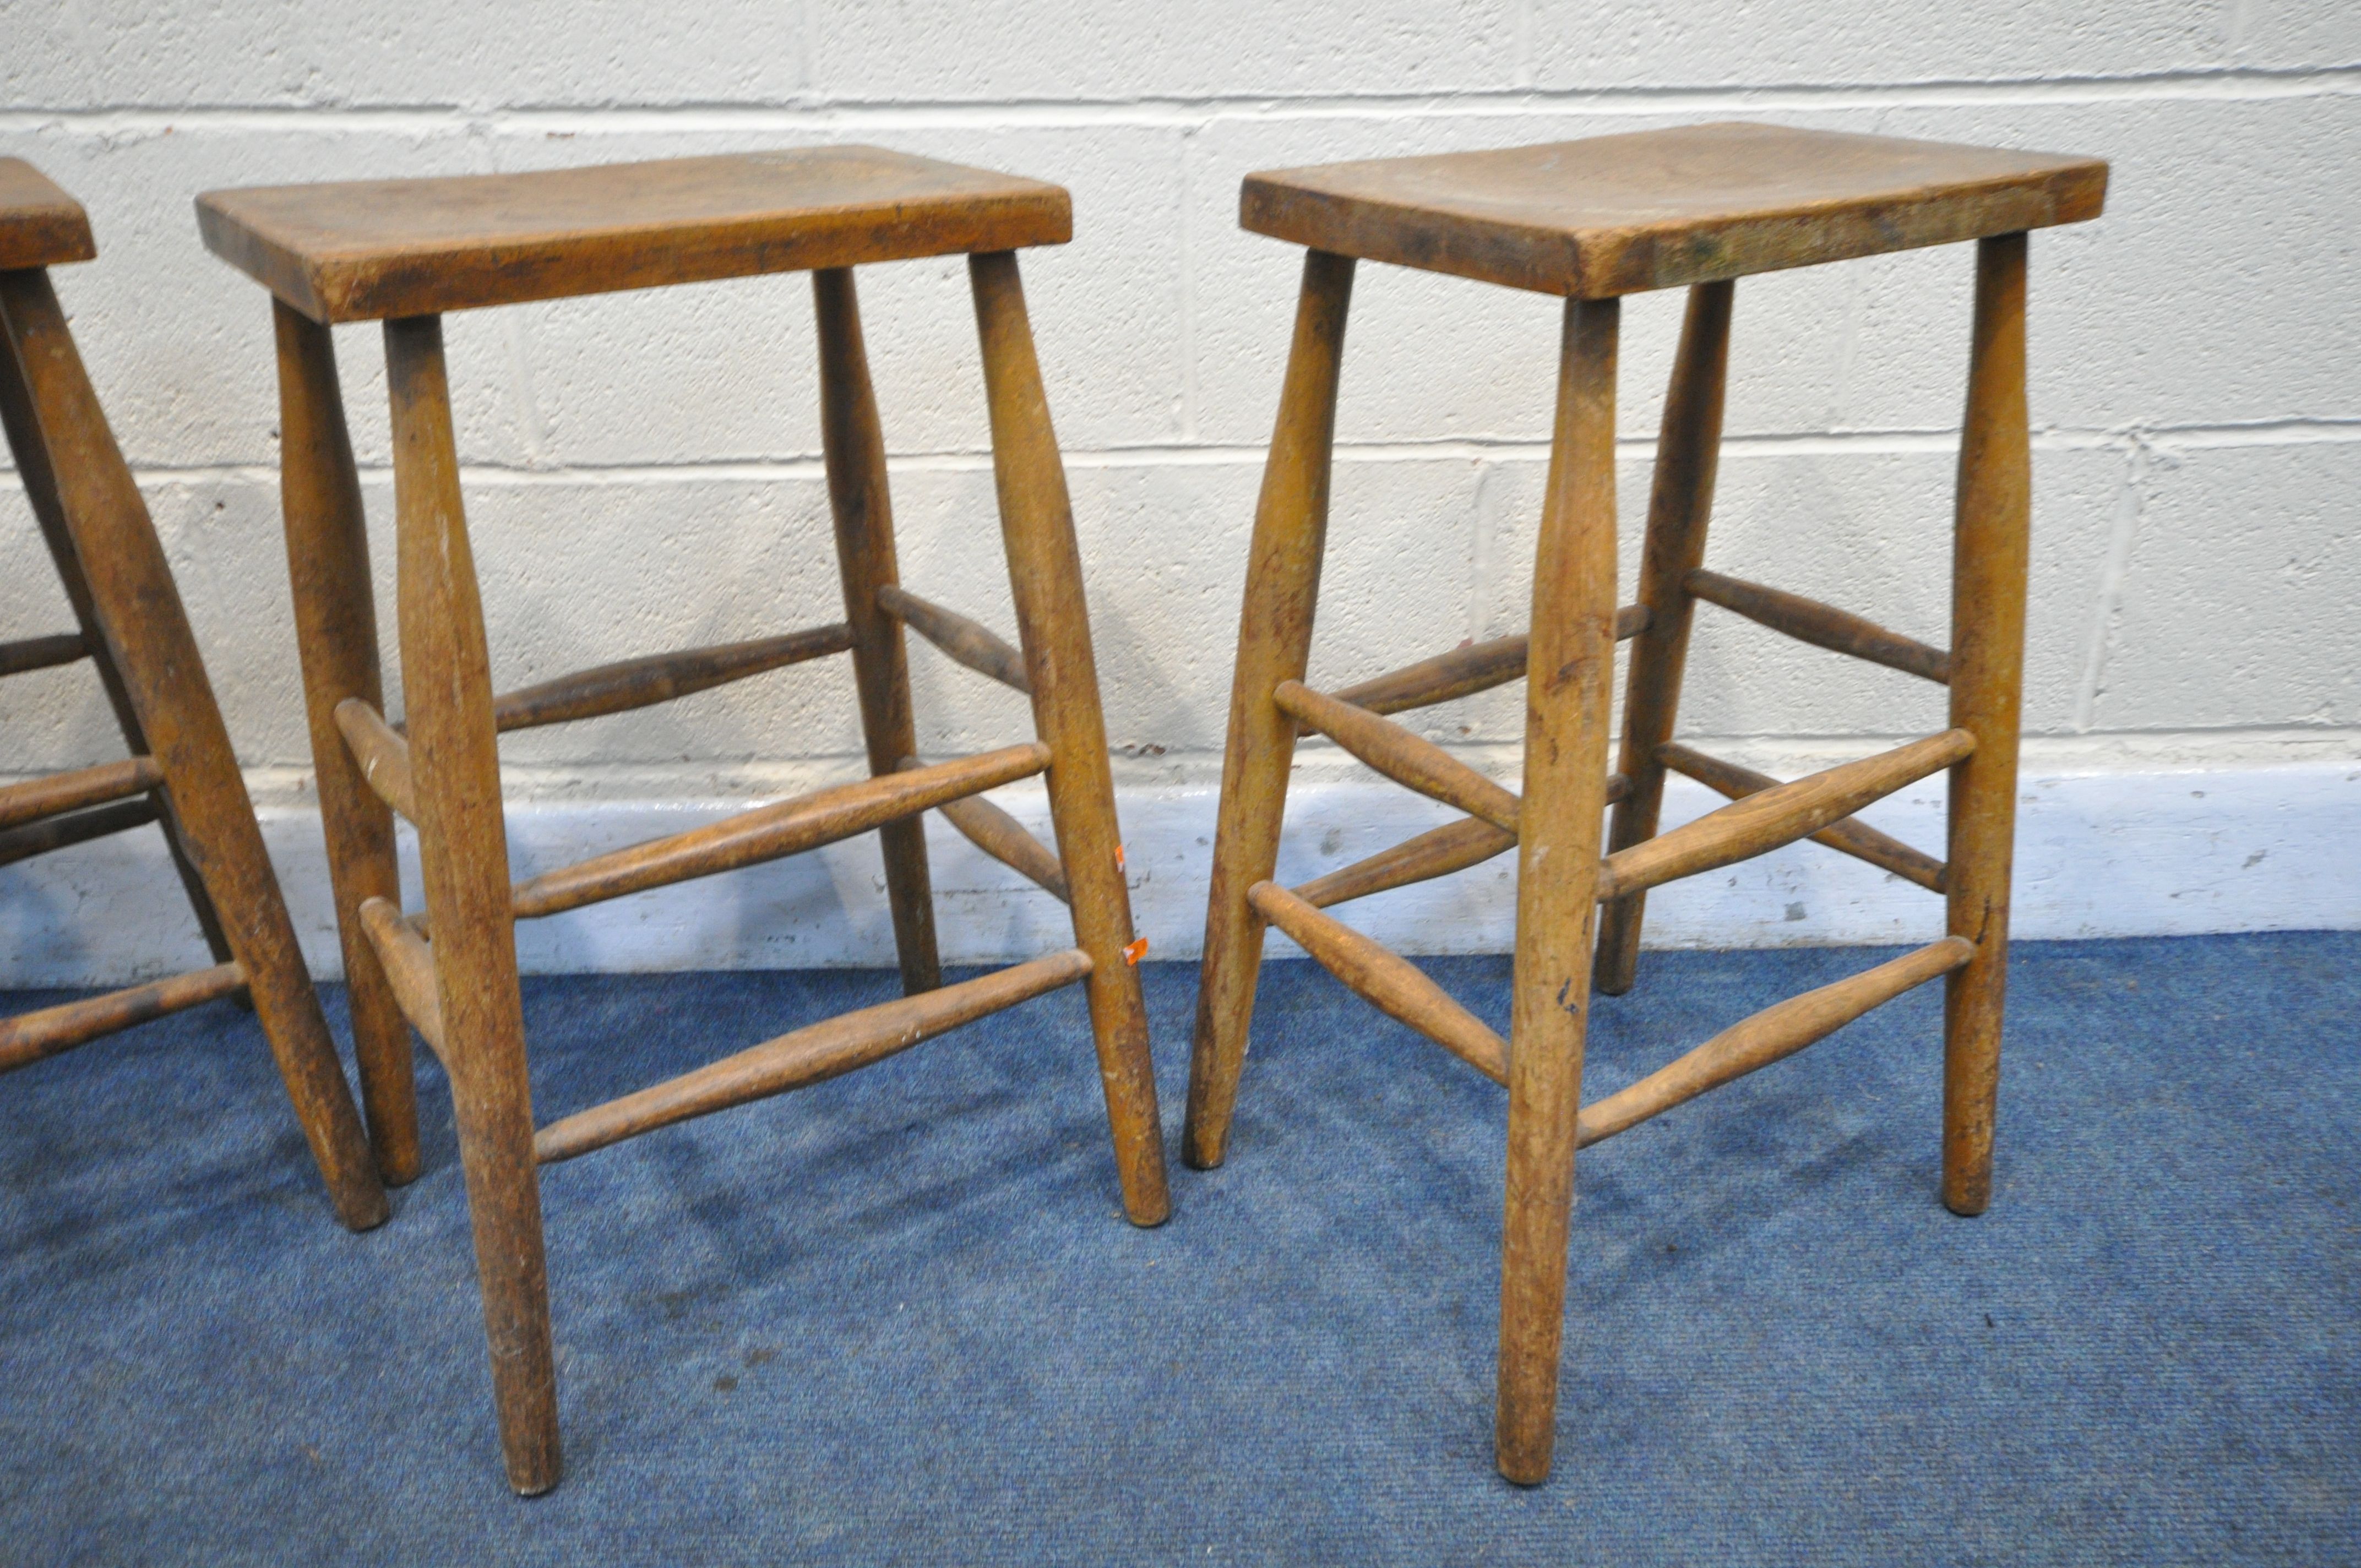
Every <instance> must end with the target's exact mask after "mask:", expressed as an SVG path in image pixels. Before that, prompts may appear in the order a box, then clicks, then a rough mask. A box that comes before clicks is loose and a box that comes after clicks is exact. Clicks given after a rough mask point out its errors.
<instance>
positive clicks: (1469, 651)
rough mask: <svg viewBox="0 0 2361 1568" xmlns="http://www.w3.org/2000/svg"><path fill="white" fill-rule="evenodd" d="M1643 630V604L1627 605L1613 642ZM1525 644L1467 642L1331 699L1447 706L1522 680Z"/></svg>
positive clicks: (1380, 708)
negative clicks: (1459, 698)
mask: <svg viewBox="0 0 2361 1568" xmlns="http://www.w3.org/2000/svg"><path fill="white" fill-rule="evenodd" d="M1647 628H1648V607H1647V606H1646V605H1643V604H1627V605H1625V606H1624V607H1623V608H1622V609H1619V610H1617V611H1616V612H1615V640H1616V641H1619V642H1620V641H1623V640H1624V639H1626V638H1631V637H1637V636H1638V635H1640V633H1641V632H1642V631H1644V630H1647ZM1528 641H1529V640H1528V639H1527V638H1526V637H1525V635H1524V634H1523V633H1522V632H1520V633H1518V634H1517V635H1516V636H1513V637H1495V638H1493V639H1492V640H1491V641H1488V642H1471V643H1469V644H1468V645H1467V646H1466V647H1465V648H1454V649H1453V650H1451V652H1448V653H1437V654H1436V655H1435V656H1434V657H1433V658H1432V659H1422V660H1420V661H1419V662H1418V663H1415V664H1405V665H1403V666H1402V667H1401V668H1400V669H1399V670H1389V671H1387V672H1386V673H1385V674H1382V675H1375V676H1372V677H1371V678H1369V679H1368V680H1366V681H1363V682H1361V683H1359V684H1358V685H1349V686H1346V687H1345V689H1344V690H1342V691H1340V692H1335V693H1333V694H1332V695H1333V696H1334V697H1335V698H1336V700H1337V701H1338V702H1349V703H1351V704H1352V705H1353V706H1354V707H1366V708H1367V709H1368V710H1369V711H1370V712H1371V713H1402V712H1406V711H1408V710H1409V709H1411V708H1414V707H1432V706H1433V705H1434V704H1435V703H1438V702H1449V701H1450V700H1451V699H1452V698H1454V697H1460V696H1473V695H1475V694H1476V693H1477V692H1480V691H1489V690H1491V689H1492V688H1493V687H1494V686H1498V685H1507V684H1508V683H1509V682H1510V681H1513V680H1516V679H1518V678H1520V677H1521V676H1522V675H1523V674H1524V673H1525V652H1526V644H1527V642H1528Z"/></svg>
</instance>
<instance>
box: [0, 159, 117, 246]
mask: <svg viewBox="0 0 2361 1568" xmlns="http://www.w3.org/2000/svg"><path fill="white" fill-rule="evenodd" d="M97 254H98V246H97V243H96V242H95V241H93V239H92V238H91V236H90V216H89V214H86V213H84V212H83V211H82V203H80V202H77V201H75V200H74V199H73V198H72V197H71V196H69V195H67V194H66V193H65V192H63V191H60V190H59V189H58V188H57V187H56V186H55V185H53V184H51V183H50V182H49V179H48V177H47V176H45V175H44V174H42V172H41V171H40V170H38V169H36V168H34V167H33V166H32V165H31V164H29V163H27V162H26V161H25V160H24V159H21V158H0V272H8V271H15V270H16V269H20V268H26V267H57V266H61V265H62V264H64V263H66V262H69V261H88V260H89V259H90V258H93V257H94V256H96V255H97Z"/></svg>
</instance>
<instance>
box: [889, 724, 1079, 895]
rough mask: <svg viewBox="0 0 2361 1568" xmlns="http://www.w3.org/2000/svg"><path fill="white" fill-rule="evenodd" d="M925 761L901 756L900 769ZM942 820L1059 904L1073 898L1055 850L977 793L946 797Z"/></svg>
mask: <svg viewBox="0 0 2361 1568" xmlns="http://www.w3.org/2000/svg"><path fill="white" fill-rule="evenodd" d="M925 766H926V764H925V763H924V762H920V761H919V760H918V759H917V758H916V757H905V758H903V759H902V768H903V771H904V772H908V771H909V770H911V769H913V768H922V767H925ZM935 809H936V810H938V811H939V812H941V813H942V815H943V820H944V821H946V822H949V823H950V825H951V826H952V827H953V828H957V829H959V832H960V835H961V837H962V838H964V839H966V840H967V841H968V842H969V843H971V844H973V845H974V846H975V847H976V848H977V849H979V850H983V852H984V853H985V854H987V855H990V856H991V857H992V858H993V859H994V860H995V861H999V862H1000V863H1001V864H1002V865H1004V866H1006V867H1008V868H1009V869H1010V870H1011V871H1014V872H1017V873H1018V874H1020V875H1022V876H1024V877H1025V878H1026V879H1027V880H1028V881H1030V882H1032V883H1034V884H1035V885H1037V886H1038V887H1039V888H1040V889H1041V890H1042V891H1043V892H1045V893H1048V894H1051V895H1052V896H1054V897H1055V898H1056V899H1057V900H1058V901H1059V902H1060V903H1061V904H1071V903H1072V902H1073V901H1074V895H1073V893H1072V890H1071V889H1070V888H1068V887H1067V885H1066V868H1065V867H1064V866H1062V865H1060V863H1059V861H1058V851H1057V850H1053V849H1051V848H1049V845H1047V844H1044V843H1043V842H1041V840H1040V839H1036V838H1035V837H1033V835H1032V834H1031V833H1029V832H1027V830H1026V828H1025V825H1024V824H1023V823H1022V822H1019V821H1017V820H1016V818H1015V817H1011V816H1010V815H1008V813H1006V812H1005V811H1003V810H1002V809H1001V808H1000V807H998V806H994V804H993V803H992V802H990V801H989V800H986V799H985V798H984V797H983V796H982V795H969V796H967V797H966V798H965V799H961V800H947V801H945V802H943V804H942V805H940V806H937V807H936V808H935Z"/></svg>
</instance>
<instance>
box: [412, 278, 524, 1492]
mask: <svg viewBox="0 0 2361 1568" xmlns="http://www.w3.org/2000/svg"><path fill="white" fill-rule="evenodd" d="M385 362H386V388H387V392H388V395H389V397H390V400H391V402H392V406H393V460H394V468H393V475H394V512H395V519H396V529H397V533H398V539H397V544H398V556H399V560H400V564H401V569H400V585H401V592H400V596H399V598H400V615H401V685H402V690H403V692H404V694H405V696H406V698H407V701H408V705H409V728H410V750H411V762H412V769H413V771H414V774H415V788H416V794H417V804H418V819H417V820H418V859H419V866H420V869H421V871H422V872H423V873H424V882H425V884H426V913H427V917H428V919H429V920H430V921H432V923H433V925H434V982H435V1000H436V1010H437V1013H438V1014H439V1015H440V1016H441V1018H442V1022H443V1034H444V1056H445V1059H446V1060H447V1061H448V1062H449V1064H450V1069H451V1102H452V1108H453V1111H454V1113H455V1119H456V1122H457V1124H458V1130H459V1163H460V1167H461V1168H462V1170H463V1171H464V1173H465V1175H466V1178H467V1212H468V1217H469V1219H470V1221H471V1222H472V1223H473V1226H474V1230H475V1241H476V1277H477V1280H478V1284H479V1285H480V1287H481V1289H482V1293H483V1306H484V1332H485V1335H486V1337H487V1339H488V1341H489V1347H490V1352H491V1366H492V1399H493V1403H494V1406H495V1407H496V1408H497V1409H498V1410H499V1412H500V1447H501V1451H502V1453H503V1456H504V1457H505V1459H506V1461H507V1464H508V1475H509V1485H510V1486H513V1487H514V1488H516V1490H517V1491H519V1492H522V1493H524V1494H526V1495H528V1496H530V1495H532V1494H533V1493H537V1492H545V1491H547V1490H548V1489H549V1488H550V1487H552V1486H555V1485H557V1480H558V1475H559V1473H560V1470H561V1468H562V1462H561V1459H560V1454H559V1444H558V1435H557V1369H556V1363H555V1356H554V1353H553V1351H552V1347H551V1343H550V1329H549V1279H548V1269H547V1265H546V1263H545V1261H544V1250H543V1243H542V1232H541V1185H540V1179H539V1176H538V1175H537V1173H536V1171H535V1169H534V1161H533V1093H532V1089H531V1087H530V1085H529V1084H528V1082H527V1080H526V1076H525V1055H524V1005H523V1001H522V995H521V993H520V991H519V988H518V983H517V965H516V935H515V931H514V928H513V923H512V919H511V914H510V903H509V866H508V833H507V829H506V827H505V825H504V823H503V821H502V818H501V810H500V751H499V740H500V736H499V731H498V730H497V729H495V728H494V726H493V722H492V682H491V673H490V656H489V652H488V650H487V648H486V646H485V641H484V614H483V604H482V600H481V599H480V598H479V597H478V589H477V586H476V564H475V556H474V554H473V551H472V549H471V548H470V546H469V544H468V541H467V513H466V510H465V509H464V506H463V503H462V502H461V499H460V495H459V455H458V452H457V449H456V445H455V444H454V442H453V438H452V433H451V393H450V383H449V380H448V378H447V376H446V373H445V369H444V362H443V323H442V322H441V321H440V320H438V319H436V318H435V317H433V316H427V317H422V318H416V319H412V320H407V321H393V322H388V323H386V325H385Z"/></svg>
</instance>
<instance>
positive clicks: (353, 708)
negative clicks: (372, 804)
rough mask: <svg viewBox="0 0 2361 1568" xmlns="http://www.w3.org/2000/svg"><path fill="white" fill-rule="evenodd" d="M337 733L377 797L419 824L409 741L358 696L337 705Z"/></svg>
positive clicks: (402, 815)
mask: <svg viewBox="0 0 2361 1568" xmlns="http://www.w3.org/2000/svg"><path fill="white" fill-rule="evenodd" d="M336 729H338V731H340V732H341V733H342V734H343V735H344V738H345V749H346V750H347V751H350V752H352V754H353V761H354V762H358V763H359V764H360V766H361V777H362V778H364V779H366V780H368V786H369V788H370V789H372V790H374V791H376V792H377V797H378V798H379V800H382V801H383V802H385V803H386V804H387V805H388V806H391V807H393V808H394V810H396V811H398V812H400V813H401V817H402V820H404V821H406V822H415V821H417V820H418V806H417V795H416V793H415V791H414V790H413V788H412V783H411V776H410V739H409V737H407V736H405V735H403V734H402V733H401V731H400V730H398V729H395V728H394V727H393V726H392V725H390V724H388V723H387V722H386V721H385V715H383V714H381V713H379V711H378V710H377V709H376V708H374V707H370V706H369V705H368V703H366V702H364V701H362V700H361V699H360V698H359V697H357V696H348V697H346V698H345V700H344V701H342V702H340V703H338V704H336Z"/></svg>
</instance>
